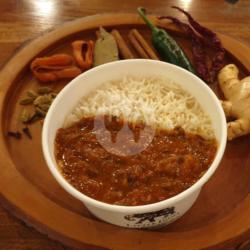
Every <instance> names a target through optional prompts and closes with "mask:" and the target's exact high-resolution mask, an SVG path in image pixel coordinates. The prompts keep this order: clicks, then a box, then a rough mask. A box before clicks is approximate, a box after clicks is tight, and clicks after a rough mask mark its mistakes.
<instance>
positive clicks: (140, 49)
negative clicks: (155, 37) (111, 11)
mask: <svg viewBox="0 0 250 250" xmlns="http://www.w3.org/2000/svg"><path fill="white" fill-rule="evenodd" d="M129 40H130V42H131V44H132V45H133V46H134V48H135V50H136V51H137V53H138V54H139V55H140V56H141V57H142V58H146V59H154V60H159V57H158V56H157V55H156V53H155V52H154V50H153V49H152V48H151V47H150V45H149V44H148V43H147V41H146V40H145V39H144V38H143V36H142V35H141V34H140V33H139V31H138V30H136V29H132V30H131V31H130V32H129Z"/></svg>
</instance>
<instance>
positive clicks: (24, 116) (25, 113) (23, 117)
mask: <svg viewBox="0 0 250 250" xmlns="http://www.w3.org/2000/svg"><path fill="white" fill-rule="evenodd" d="M20 118H21V121H22V123H27V122H29V121H30V118H31V115H30V113H29V112H28V111H27V109H23V110H22V113H21V117H20Z"/></svg>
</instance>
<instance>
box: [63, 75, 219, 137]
mask: <svg viewBox="0 0 250 250" xmlns="http://www.w3.org/2000/svg"><path fill="white" fill-rule="evenodd" d="M105 114H107V115H115V116H122V117H123V118H124V119H125V120H127V121H131V122H136V121H144V122H145V123H146V124H148V125H152V126H153V127H155V128H161V129H173V128H174V127H176V126H181V127H182V128H183V129H184V130H185V131H186V132H190V133H195V134H199V135H201V136H203V137H204V138H214V132H213V129H212V125H211V120H210V118H209V117H208V115H206V114H205V113H204V111H203V110H202V108H201V106H200V104H199V103H198V102H197V100H196V99H195V98H194V97H193V96H191V95H190V94H189V93H187V92H186V91H184V90H183V89H182V88H181V87H180V86H179V85H178V84H176V83H174V82H172V81H170V80H169V79H165V78H164V79H163V78H159V77H150V78H135V77H124V78H123V79H120V80H116V81H112V82H107V83H104V84H103V85H101V87H99V88H98V89H96V90H94V91H93V92H92V93H90V94H89V95H88V96H85V97H83V98H82V99H81V100H80V101H79V103H78V104H77V105H76V107H75V108H74V109H73V110H72V112H71V113H70V114H69V115H68V116H67V117H66V119H65V122H64V127H68V126H70V125H72V124H73V123H75V122H77V121H79V120H80V119H81V118H84V117H89V116H96V115H105Z"/></svg>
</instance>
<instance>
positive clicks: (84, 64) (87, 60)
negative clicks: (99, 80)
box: [72, 40, 94, 70]
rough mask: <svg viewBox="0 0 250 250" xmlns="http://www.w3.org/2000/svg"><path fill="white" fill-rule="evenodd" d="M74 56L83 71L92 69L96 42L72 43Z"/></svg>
mask: <svg viewBox="0 0 250 250" xmlns="http://www.w3.org/2000/svg"><path fill="white" fill-rule="evenodd" d="M72 48H73V55H74V58H75V60H76V63H77V64H78V66H79V67H80V68H81V69H82V70H87V69H90V68H91V67H92V65H93V56H94V55H93V54H94V42H93V41H92V40H89V41H88V42H86V41H83V40H79V41H74V42H73V43H72Z"/></svg>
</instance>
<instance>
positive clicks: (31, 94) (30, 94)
mask: <svg viewBox="0 0 250 250" xmlns="http://www.w3.org/2000/svg"><path fill="white" fill-rule="evenodd" d="M27 96H29V97H32V98H34V100H35V99H36V98H37V97H38V94H37V93H36V92H35V91H33V90H28V91H27Z"/></svg>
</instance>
